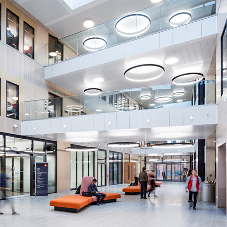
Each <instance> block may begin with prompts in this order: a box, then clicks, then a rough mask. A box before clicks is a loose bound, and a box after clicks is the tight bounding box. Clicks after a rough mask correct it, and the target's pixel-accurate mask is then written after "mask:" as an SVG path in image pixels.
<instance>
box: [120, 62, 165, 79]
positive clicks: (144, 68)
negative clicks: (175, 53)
mask: <svg viewBox="0 0 227 227" xmlns="http://www.w3.org/2000/svg"><path fill="white" fill-rule="evenodd" d="M164 73H165V69H164V68H163V67H162V66H160V65H155V64H143V65H136V66H133V67H131V68H129V69H127V70H126V71H125V72H124V76H125V79H127V80H130V81H135V82H146V81H150V80H155V79H157V78H159V77H161V76H162V75H163V74H164Z"/></svg>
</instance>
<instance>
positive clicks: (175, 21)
mask: <svg viewBox="0 0 227 227" xmlns="http://www.w3.org/2000/svg"><path fill="white" fill-rule="evenodd" d="M191 19H192V15H191V14H190V13H188V12H179V13H176V14H174V15H173V16H171V17H170V18H169V24H170V25H171V26H172V27H177V26H179V25H183V24H187V23H188V22H189V21H190V20H191Z"/></svg>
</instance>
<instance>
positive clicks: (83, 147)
mask: <svg viewBox="0 0 227 227" xmlns="http://www.w3.org/2000/svg"><path fill="white" fill-rule="evenodd" d="M65 150H66V151H97V150H98V148H96V147H85V146H80V145H77V146H76V147H66V148H65Z"/></svg>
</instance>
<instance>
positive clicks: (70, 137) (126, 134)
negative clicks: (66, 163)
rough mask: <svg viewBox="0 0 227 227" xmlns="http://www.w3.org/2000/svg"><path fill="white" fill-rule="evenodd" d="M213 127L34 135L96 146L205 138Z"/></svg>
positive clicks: (177, 127)
mask: <svg viewBox="0 0 227 227" xmlns="http://www.w3.org/2000/svg"><path fill="white" fill-rule="evenodd" d="M215 128H216V125H200V126H196V125H188V126H173V127H160V128H150V129H127V130H126V129H125V130H124V129H122V130H109V131H90V132H72V133H59V134H54V133H53V134H46V135H36V137H38V138H43V139H51V140H57V141H61V142H66V143H73V144H80V145H85V146H97V144H99V143H100V144H106V143H110V142H139V141H165V140H193V139H205V138H207V137H208V136H209V135H210V134H211V133H212V132H213V131H214V130H215ZM111 150H114V149H111Z"/></svg>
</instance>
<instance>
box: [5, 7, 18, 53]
mask: <svg viewBox="0 0 227 227" xmlns="http://www.w3.org/2000/svg"><path fill="white" fill-rule="evenodd" d="M8 13H11V14H13V15H14V16H15V17H16V18H17V19H18V28H17V34H18V39H17V44H16V45H17V48H15V47H13V46H11V45H10V44H8V43H7V28H8V17H7V15H8ZM19 26H20V18H19V16H17V15H16V14H15V13H13V12H12V11H11V10H9V9H7V10H6V44H7V45H9V46H11V47H12V48H14V49H16V50H19V37H20V34H19Z"/></svg>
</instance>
